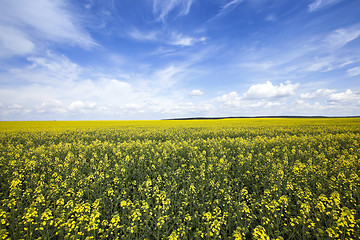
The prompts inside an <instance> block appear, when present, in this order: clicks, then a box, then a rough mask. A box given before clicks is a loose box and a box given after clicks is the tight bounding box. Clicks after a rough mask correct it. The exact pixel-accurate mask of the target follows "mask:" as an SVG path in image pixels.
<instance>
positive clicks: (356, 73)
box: [346, 67, 360, 77]
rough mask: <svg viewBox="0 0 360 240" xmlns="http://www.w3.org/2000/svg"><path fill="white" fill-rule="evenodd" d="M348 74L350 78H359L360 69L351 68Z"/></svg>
mask: <svg viewBox="0 0 360 240" xmlns="http://www.w3.org/2000/svg"><path fill="white" fill-rule="evenodd" d="M346 73H347V74H348V76H350V77H355V76H359V75H360V67H354V68H350V69H348V70H347V71H346Z"/></svg>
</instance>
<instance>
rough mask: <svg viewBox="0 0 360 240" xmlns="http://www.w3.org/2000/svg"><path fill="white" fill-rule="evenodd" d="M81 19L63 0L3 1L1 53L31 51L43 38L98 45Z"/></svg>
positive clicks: (25, 52)
mask: <svg viewBox="0 0 360 240" xmlns="http://www.w3.org/2000/svg"><path fill="white" fill-rule="evenodd" d="M80 22H81V21H80V19H79V18H77V17H75V16H74V15H73V14H72V13H71V12H70V11H69V10H68V9H67V6H66V5H65V3H64V2H63V1H51V0H39V1H34V2H30V1H26V0H13V1H1V8H0V31H1V32H2V34H0V52H2V53H1V55H0V56H2V57H4V55H5V57H7V56H12V55H24V54H28V53H31V52H33V51H34V50H35V45H36V44H35V43H37V42H38V41H40V40H50V41H53V42H62V43H69V44H74V45H78V46H80V47H84V48H89V47H92V46H95V45H97V43H96V42H95V41H94V40H93V39H92V38H91V37H90V36H89V34H88V33H87V32H86V31H85V30H84V28H82V27H81V26H80V25H81V23H80Z"/></svg>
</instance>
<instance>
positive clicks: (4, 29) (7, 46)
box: [0, 24, 35, 58]
mask: <svg viewBox="0 0 360 240" xmlns="http://www.w3.org/2000/svg"><path fill="white" fill-rule="evenodd" d="M0 32H1V34H0V58H2V57H8V56H12V55H25V54H28V53H31V52H33V51H34V48H35V45H34V43H33V42H32V41H31V40H29V39H28V37H27V36H26V35H25V34H24V33H23V32H21V31H18V30H17V29H15V28H12V27H8V26H3V25H1V24H0Z"/></svg>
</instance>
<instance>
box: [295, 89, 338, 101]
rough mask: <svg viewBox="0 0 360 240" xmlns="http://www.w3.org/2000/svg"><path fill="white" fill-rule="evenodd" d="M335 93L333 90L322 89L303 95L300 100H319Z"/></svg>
mask: <svg viewBox="0 0 360 240" xmlns="http://www.w3.org/2000/svg"><path fill="white" fill-rule="evenodd" d="M334 92H335V90H333V89H327V88H324V89H322V88H321V89H318V90H316V91H315V92H311V93H302V94H301V95H300V98H302V99H317V98H322V97H326V96H328V95H329V94H331V93H334Z"/></svg>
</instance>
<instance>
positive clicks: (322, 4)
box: [308, 0, 342, 12]
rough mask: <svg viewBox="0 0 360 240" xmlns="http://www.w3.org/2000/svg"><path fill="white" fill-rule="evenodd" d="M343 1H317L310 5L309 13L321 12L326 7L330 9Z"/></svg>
mask: <svg viewBox="0 0 360 240" xmlns="http://www.w3.org/2000/svg"><path fill="white" fill-rule="evenodd" d="M341 1H342V0H315V1H313V2H312V3H310V4H309V6H308V7H309V12H315V11H317V10H320V9H322V8H324V7H328V6H331V5H334V4H336V3H338V2H341Z"/></svg>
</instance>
